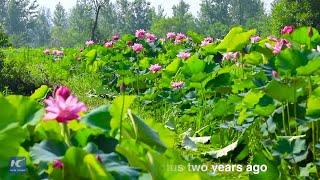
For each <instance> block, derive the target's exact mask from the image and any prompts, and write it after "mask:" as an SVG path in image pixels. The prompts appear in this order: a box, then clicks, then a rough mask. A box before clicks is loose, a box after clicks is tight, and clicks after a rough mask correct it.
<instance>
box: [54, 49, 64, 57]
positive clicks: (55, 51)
mask: <svg viewBox="0 0 320 180" xmlns="http://www.w3.org/2000/svg"><path fill="white" fill-rule="evenodd" d="M52 54H53V55H56V56H63V51H60V50H53V51H52Z"/></svg>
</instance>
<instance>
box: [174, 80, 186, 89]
mask: <svg viewBox="0 0 320 180" xmlns="http://www.w3.org/2000/svg"><path fill="white" fill-rule="evenodd" d="M184 85H185V83H184V82H183V81H175V82H172V83H171V87H172V89H174V90H178V89H181V88H183V87H184Z"/></svg>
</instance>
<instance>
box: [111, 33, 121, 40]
mask: <svg viewBox="0 0 320 180" xmlns="http://www.w3.org/2000/svg"><path fill="white" fill-rule="evenodd" d="M119 39H120V35H119V34H115V35H113V36H112V41H118V40H119Z"/></svg>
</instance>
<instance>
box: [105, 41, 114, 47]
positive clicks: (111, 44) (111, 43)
mask: <svg viewBox="0 0 320 180" xmlns="http://www.w3.org/2000/svg"><path fill="white" fill-rule="evenodd" d="M112 46H113V42H112V41H107V42H106V43H104V47H106V48H112Z"/></svg>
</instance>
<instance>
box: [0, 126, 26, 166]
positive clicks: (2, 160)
mask: <svg viewBox="0 0 320 180" xmlns="http://www.w3.org/2000/svg"><path fill="white" fill-rule="evenodd" d="M27 135H28V133H27V132H26V130H25V129H22V127H21V126H20V125H19V124H18V123H17V122H16V123H10V124H7V126H4V125H2V126H1V127H0V144H1V146H2V148H0V169H1V168H3V167H8V162H9V160H10V158H12V157H13V156H15V155H17V153H18V151H19V147H20V144H21V143H22V142H24V141H25V139H26V137H27Z"/></svg>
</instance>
